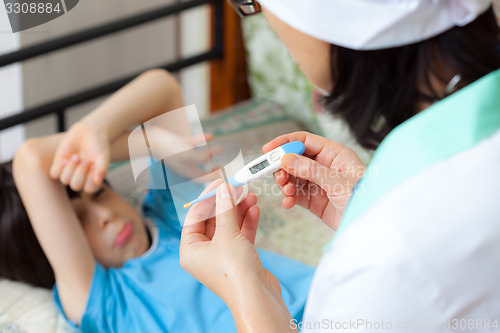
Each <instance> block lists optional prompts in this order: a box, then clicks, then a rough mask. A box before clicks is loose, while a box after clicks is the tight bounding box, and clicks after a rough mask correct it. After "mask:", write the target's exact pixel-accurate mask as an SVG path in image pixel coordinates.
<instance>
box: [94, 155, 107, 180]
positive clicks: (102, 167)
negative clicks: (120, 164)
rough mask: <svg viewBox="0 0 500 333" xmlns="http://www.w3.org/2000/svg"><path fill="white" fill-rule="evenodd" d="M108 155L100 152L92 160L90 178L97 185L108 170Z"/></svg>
mask: <svg viewBox="0 0 500 333" xmlns="http://www.w3.org/2000/svg"><path fill="white" fill-rule="evenodd" d="M108 167H109V155H108V154H107V153H101V154H99V156H98V157H97V158H96V160H95V162H94V169H93V170H92V179H93V181H94V183H95V184H96V185H97V186H101V184H102V182H103V180H104V176H105V175H106V173H107V172H108Z"/></svg>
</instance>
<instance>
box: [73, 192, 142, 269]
mask: <svg viewBox="0 0 500 333" xmlns="http://www.w3.org/2000/svg"><path fill="white" fill-rule="evenodd" d="M71 202H72V205H73V208H74V209H75V212H76V214H77V216H78V219H79V220H80V222H81V224H82V227H83V230H84V232H85V235H86V237H87V240H88V242H89V244H90V247H91V249H92V252H93V254H94V257H95V258H96V260H97V262H99V263H100V264H101V265H103V266H105V267H120V266H122V265H123V264H124V263H125V261H126V260H128V259H130V258H135V257H138V256H140V255H142V254H143V253H144V252H146V251H147V249H148V248H149V246H150V244H149V239H148V236H147V233H146V227H145V225H144V223H143V222H142V220H141V218H140V216H139V215H138V214H137V212H136V211H135V210H134V208H132V206H130V205H129V204H128V203H127V202H126V201H125V200H124V199H123V198H122V197H120V196H119V195H118V194H117V193H116V192H114V191H112V190H111V189H110V188H109V187H108V186H105V185H104V186H103V187H102V188H101V190H99V191H98V192H97V193H95V194H94V195H89V194H82V195H81V197H79V198H74V199H72V200H71Z"/></svg>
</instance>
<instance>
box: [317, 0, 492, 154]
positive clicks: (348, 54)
mask: <svg viewBox="0 0 500 333" xmlns="http://www.w3.org/2000/svg"><path fill="white" fill-rule="evenodd" d="M330 53H331V75H332V79H333V91H332V92H331V95H330V96H328V97H327V98H326V99H325V105H326V107H327V108H328V109H329V110H330V111H331V112H332V113H334V114H338V115H340V116H341V117H342V118H343V119H344V120H346V122H347V124H348V125H349V127H350V129H351V132H352V133H353V135H354V136H355V137H356V139H357V140H358V142H359V143H360V144H361V145H362V146H363V147H365V148H369V149H375V148H376V147H377V146H378V145H379V144H380V142H381V141H382V140H383V139H384V137H385V136H386V135H387V134H388V133H389V132H390V131H392V130H393V129H394V128H395V127H396V126H398V125H399V124H401V123H402V122H404V121H405V120H407V119H409V118H411V117H412V116H414V115H415V114H416V113H417V112H418V111H419V110H418V109H419V107H418V104H419V103H422V102H431V103H432V102H435V101H437V100H439V99H441V98H442V97H443V96H440V95H439V94H438V93H437V92H436V91H434V89H433V87H432V85H431V83H430V77H431V76H434V77H435V78H437V79H438V80H440V81H441V82H442V83H443V84H444V85H446V84H447V83H448V81H449V80H450V79H451V78H449V77H448V78H447V77H444V75H443V72H444V71H449V72H451V73H453V74H459V75H460V76H461V81H460V83H459V87H458V88H462V87H464V86H466V85H468V84H470V83H472V82H474V81H475V80H477V79H479V78H481V77H483V76H485V75H487V74H488V73H490V72H493V71H495V70H497V69H499V68H500V28H499V27H498V24H497V21H496V18H495V13H494V11H493V8H490V9H488V10H487V11H486V12H485V13H484V14H482V15H480V16H479V17H478V18H476V20H474V21H473V22H471V23H470V24H468V25H466V26H464V27H454V28H452V29H450V30H448V31H446V32H444V33H442V34H440V35H438V36H436V37H434V38H431V39H429V40H426V41H423V42H420V43H416V44H412V45H406V46H402V47H397V48H391V49H382V50H375V51H356V50H350V49H346V48H343V47H339V46H335V45H332V46H331V51H330ZM445 73H446V72H445ZM451 73H446V74H451ZM446 74H445V75H446ZM453 74H452V75H453ZM422 88H424V89H425V90H424V91H422Z"/></svg>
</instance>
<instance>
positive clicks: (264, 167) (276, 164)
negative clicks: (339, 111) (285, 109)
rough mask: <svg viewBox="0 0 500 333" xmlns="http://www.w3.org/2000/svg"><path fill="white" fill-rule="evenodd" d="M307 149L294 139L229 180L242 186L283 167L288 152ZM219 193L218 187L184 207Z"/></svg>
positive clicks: (299, 153) (299, 151)
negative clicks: (284, 157) (282, 163)
mask: <svg viewBox="0 0 500 333" xmlns="http://www.w3.org/2000/svg"><path fill="white" fill-rule="evenodd" d="M304 151H305V146H304V144H303V143H302V142H300V141H293V142H289V143H285V144H284V145H282V146H280V147H278V148H275V149H273V150H271V151H270V152H268V153H266V154H264V155H262V156H260V157H258V158H256V159H255V160H253V161H252V162H250V163H248V164H247V165H245V166H244V167H243V168H241V169H240V170H239V171H238V172H237V173H236V174H235V175H234V176H233V177H231V178H230V179H229V180H228V181H227V182H228V183H229V184H231V185H233V186H234V187H238V186H242V185H245V184H248V183H250V182H253V181H255V180H258V179H261V178H264V177H266V176H269V175H272V174H273V173H275V172H276V171H278V170H280V169H281V159H282V158H283V156H285V155H286V154H298V155H302V154H303V153H304ZM216 194H217V189H215V190H213V191H211V192H208V193H207V194H205V195H202V196H200V197H199V198H198V199H196V200H193V201H191V202H189V203H187V204H185V205H184V208H189V207H191V206H192V205H194V204H196V203H198V202H200V201H203V200H205V199H208V198H211V197H213V196H215V195H216Z"/></svg>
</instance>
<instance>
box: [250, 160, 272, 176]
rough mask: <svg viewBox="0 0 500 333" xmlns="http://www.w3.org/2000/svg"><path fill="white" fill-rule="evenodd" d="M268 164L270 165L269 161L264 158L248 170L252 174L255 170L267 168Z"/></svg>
mask: <svg viewBox="0 0 500 333" xmlns="http://www.w3.org/2000/svg"><path fill="white" fill-rule="evenodd" d="M270 165H271V163H269V161H268V160H265V161H264V162H260V163H259V164H257V165H254V166H253V167H251V168H250V172H251V173H252V175H255V174H256V173H257V172H259V171H260V170H264V169H265V168H267V167H268V166H270Z"/></svg>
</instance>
